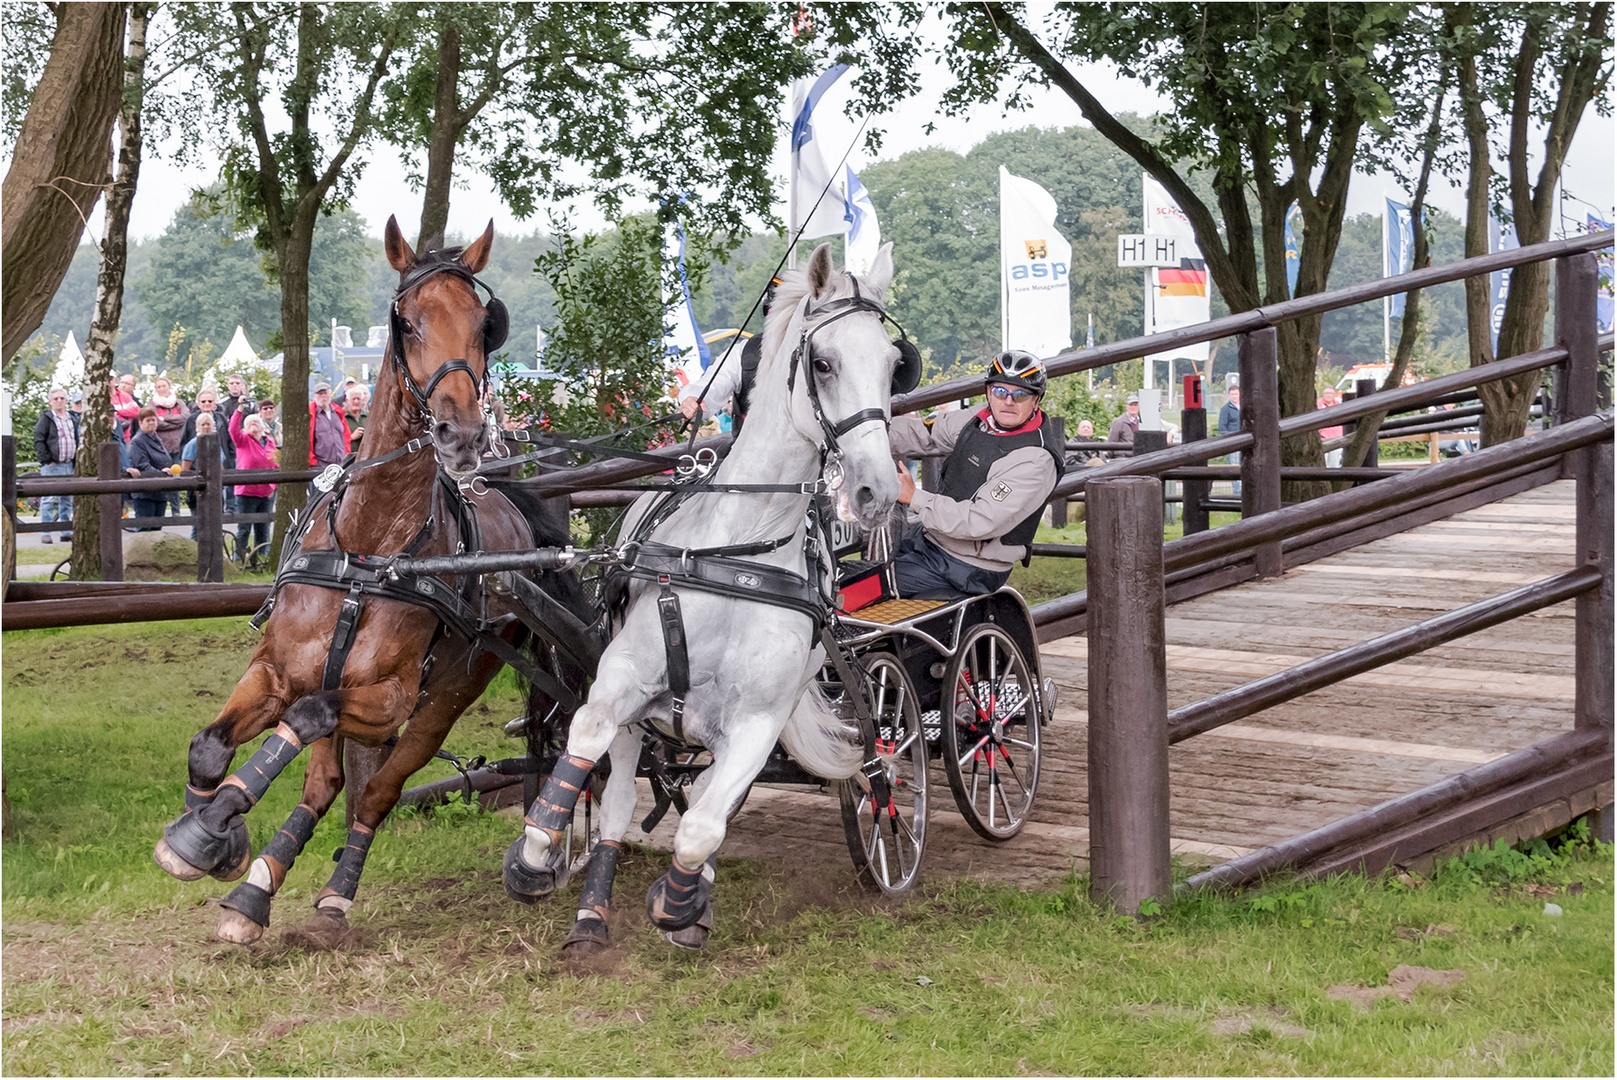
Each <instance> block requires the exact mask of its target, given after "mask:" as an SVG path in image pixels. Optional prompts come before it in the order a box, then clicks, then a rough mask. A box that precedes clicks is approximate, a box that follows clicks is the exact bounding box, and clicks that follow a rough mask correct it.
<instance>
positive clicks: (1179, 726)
mask: <svg viewBox="0 0 1617 1080" xmlns="http://www.w3.org/2000/svg"><path fill="white" fill-rule="evenodd" d="M1472 263H1473V265H1475V264H1476V260H1472ZM1557 269H1558V283H1559V288H1558V294H1557V318H1556V344H1555V345H1554V346H1553V347H1551V348H1548V349H1542V350H1538V351H1536V352H1533V353H1529V354H1526V355H1522V356H1517V357H1512V358H1509V359H1506V360H1501V361H1497V362H1496V363H1493V364H1489V365H1486V366H1483V367H1476V368H1471V369H1468V370H1466V371H1461V372H1455V373H1454V374H1452V375H1448V376H1443V377H1442V378H1440V379H1433V380H1430V381H1428V382H1427V383H1423V384H1420V385H1418V386H1411V387H1403V388H1400V389H1398V390H1393V391H1389V392H1386V393H1384V394H1378V395H1376V396H1375V397H1376V400H1358V401H1353V402H1348V403H1345V404H1343V405H1339V406H1335V407H1333V408H1330V409H1323V410H1319V411H1317V412H1314V413H1309V414H1307V415H1305V416H1299V417H1290V418H1288V419H1286V420H1281V419H1280V418H1279V417H1278V415H1276V414H1275V411H1274V410H1272V409H1267V408H1264V407H1262V406H1260V407H1258V408H1256V409H1252V410H1251V413H1250V415H1248V414H1247V409H1246V408H1245V406H1246V405H1247V404H1248V403H1249V402H1251V401H1252V400H1253V398H1255V397H1260V395H1259V394H1249V395H1248V396H1247V399H1246V402H1243V406H1244V407H1243V429H1244V430H1243V431H1242V432H1240V433H1239V434H1236V435H1230V436H1226V437H1223V438H1221V439H1214V440H1207V441H1206V443H1213V444H1224V446H1225V447H1227V450H1237V451H1241V452H1243V454H1244V455H1246V456H1244V457H1243V461H1242V477H1243V489H1242V498H1243V501H1244V502H1245V503H1246V509H1247V510H1248V512H1249V516H1247V517H1246V518H1244V519H1243V520H1242V521H1241V522H1239V523H1237V524H1233V525H1227V526H1224V527H1222V528H1219V529H1215V530H1211V531H1207V532H1202V533H1198V534H1195V535H1192V536H1187V537H1185V538H1183V539H1181V540H1176V541H1174V542H1172V543H1168V544H1164V543H1163V542H1162V524H1163V522H1162V501H1161V480H1160V479H1159V477H1160V476H1162V475H1163V474H1164V473H1167V472H1169V471H1170V470H1172V469H1175V468H1179V467H1182V466H1183V465H1184V464H1186V463H1188V462H1191V461H1194V460H1197V457H1198V456H1199V455H1201V454H1204V453H1206V451H1207V450H1208V449H1209V447H1208V446H1207V445H1206V443H1203V444H1191V445H1186V446H1181V447H1174V448H1171V449H1169V450H1166V451H1160V452H1158V453H1157V454H1153V455H1147V456H1145V457H1142V458H1135V459H1130V460H1127V461H1120V462H1115V463H1112V464H1109V465H1106V466H1103V467H1101V468H1100V469H1096V470H1092V471H1091V472H1090V473H1089V474H1088V475H1087V476H1086V477H1084V478H1082V479H1083V482H1084V486H1085V488H1086V493H1087V503H1088V511H1087V514H1088V522H1087V526H1088V545H1087V547H1088V552H1087V554H1088V558H1089V560H1090V574H1089V585H1090V588H1089V590H1088V591H1087V593H1085V594H1079V596H1078V597H1067V598H1062V599H1060V600H1056V601H1052V602H1050V603H1048V604H1044V605H1040V607H1039V608H1038V609H1035V616H1036V618H1040V619H1041V622H1042V624H1043V625H1041V634H1047V633H1049V632H1050V631H1051V630H1052V629H1053V628H1058V627H1061V626H1062V625H1063V624H1065V625H1069V626H1070V625H1071V624H1072V623H1073V622H1074V621H1075V619H1079V618H1081V619H1082V621H1083V623H1084V625H1085V626H1086V627H1087V629H1088V630H1089V634H1088V639H1089V653H1088V655H1089V661H1088V662H1089V702H1088V704H1089V726H1088V738H1089V757H1088V761H1089V807H1090V870H1091V882H1092V885H1091V888H1092V892H1093V895H1094V896H1095V897H1096V898H1097V899H1102V900H1105V901H1108V902H1110V903H1113V904H1115V905H1116V906H1117V907H1119V908H1120V909H1123V910H1127V911H1135V910H1137V909H1138V907H1139V904H1140V902H1141V901H1142V900H1144V899H1145V898H1146V897H1156V898H1158V899H1164V898H1166V897H1167V896H1168V895H1169V894H1170V892H1171V888H1172V884H1171V873H1170V862H1169V849H1168V795H1169V789H1168V747H1169V745H1170V744H1172V743H1176V742H1180V741H1183V740H1184V739H1188V738H1191V737H1194V736H1195V735H1198V734H1202V733H1204V732H1206V731H1210V730H1212V729H1213V728H1216V727H1219V726H1221V725H1223V724H1227V723H1231V722H1233V721H1235V720H1238V719H1241V718H1244V717H1247V716H1250V715H1252V714H1253V713H1255V712H1258V711H1261V710H1263V709H1266V708H1269V707H1272V706H1273V705H1276V704H1279V703H1281V702H1284V701H1289V700H1291V699H1293V698H1295V697H1299V696H1301V695H1303V694H1307V693H1311V692H1313V691H1315V690H1318V689H1321V688H1323V687H1326V686H1331V685H1334V684H1336V683H1338V682H1340V681H1342V680H1344V679H1347V678H1350V677H1352V676H1353V675H1356V674H1360V673H1362V672H1365V671H1369V670H1372V669H1374V668H1376V667H1379V666H1381V665H1384V664H1387V663H1391V662H1393V661H1395V660H1399V659H1402V658H1404V657H1407V656H1410V655H1413V654H1415V653H1417V652H1420V651H1422V650H1425V649H1429V648H1431V647H1433V646H1435V645H1438V644H1440V643H1442V642H1445V641H1451V640H1453V639H1455V638H1457V637H1460V636H1463V635H1466V634H1470V633H1475V632H1476V631H1478V630H1481V629H1483V628H1485V627H1488V626H1493V625H1497V624H1498V623H1500V622H1504V621H1506V620H1509V619H1513V618H1519V617H1521V616H1522V615H1525V614H1529V613H1531V612H1533V611H1536V610H1539V609H1541V608H1544V607H1547V606H1549V605H1552V604H1557V603H1561V602H1564V601H1566V600H1569V599H1571V600H1575V602H1576V605H1577V609H1576V616H1575V619H1576V631H1575V633H1576V642H1575V670H1576V675H1575V683H1576V691H1575V721H1574V724H1575V726H1574V730H1573V731H1572V732H1569V733H1567V734H1565V735H1562V736H1558V737H1557V738H1554V739H1551V740H1548V741H1547V742H1543V743H1539V744H1537V745H1535V746H1532V747H1528V748H1527V749H1525V750H1521V751H1519V752H1517V753H1514V754H1511V755H1508V756H1507V757H1505V758H1502V759H1500V760H1497V761H1494V762H1490V763H1489V764H1487V765H1483V766H1480V767H1478V768H1476V769H1472V770H1469V771H1468V772H1464V773H1460V774H1459V775H1457V776H1454V777H1450V778H1448V779H1447V780H1444V781H1441V782H1439V783H1437V784H1434V785H1431V786H1430V787H1427V788H1423V789H1421V790H1420V791H1417V792H1413V793H1411V794H1410V795H1406V796H1402V797H1400V798H1397V799H1393V800H1391V801H1389V802H1386V803H1383V804H1381V805H1380V806H1376V807H1373V808H1371V809H1368V810H1366V811H1363V812H1362V813H1359V814H1355V815H1353V816H1351V817H1349V818H1345V819H1343V820H1342V821H1338V822H1336V823H1334V824H1332V825H1328V826H1326V827H1324V828H1322V829H1317V830H1314V831H1312V832H1309V833H1306V834H1303V835H1301V836H1298V837H1294V838H1293V839H1291V840H1288V841H1285V842H1283V843H1281V844H1276V845H1273V846H1271V847H1268V848H1264V849H1262V850H1260V851H1257V852H1254V853H1252V854H1250V855H1247V856H1243V857H1242V858H1240V859H1236V860H1234V861H1232V862H1230V863H1226V864H1224V865H1223V866H1220V867H1217V868H1215V869H1213V870H1210V871H1208V872H1207V873H1204V874H1201V875H1198V876H1197V877H1194V878H1192V879H1191V880H1190V882H1189V884H1190V885H1192V886H1201V885H1213V884H1219V885H1238V884H1243V883H1246V882H1249V881H1251V880H1253V879H1255V878H1256V877H1259V876H1261V875H1263V874H1265V873H1269V872H1272V871H1275V870H1279V869H1281V868H1283V867H1287V866H1292V867H1304V868H1306V869H1307V871H1308V872H1310V873H1328V872H1333V871H1338V870H1347V869H1354V868H1359V869H1365V870H1369V871H1375V870H1379V869H1381V868H1382V867H1384V866H1386V865H1388V864H1389V863H1390V862H1393V861H1395V860H1397V859H1399V858H1400V857H1405V858H1407V857H1410V856H1413V855H1418V854H1422V853H1424V852H1426V851H1430V850H1432V849H1434V848H1435V847H1437V846H1440V845H1441V844H1443V843H1446V842H1450V841H1453V840H1458V839H1462V838H1463V837H1465V836H1467V835H1471V834H1472V833H1474V832H1475V831H1477V830H1478V829H1479V828H1480V827H1486V826H1487V825H1489V824H1494V823H1497V822H1499V821H1502V820H1505V819H1507V818H1509V817H1512V816H1514V815H1515V814H1518V813H1522V812H1525V811H1526V810H1530V809H1532V808H1534V807H1536V806H1539V805H1543V804H1545V803H1548V802H1551V801H1553V800H1555V799H1556V798H1560V797H1564V796H1565V795H1567V794H1569V793H1571V792H1575V791H1581V790H1584V789H1587V788H1590V787H1592V786H1594V785H1596V784H1598V783H1600V782H1601V781H1602V780H1609V779H1610V777H1611V774H1612V722H1613V704H1612V677H1613V656H1612V641H1613V625H1612V558H1613V551H1612V525H1613V523H1612V428H1613V424H1612V414H1611V412H1610V411H1609V396H1608V393H1609V392H1608V390H1607V389H1606V388H1604V387H1603V386H1602V379H1601V376H1600V369H1599V363H1598V361H1599V353H1600V351H1601V350H1602V347H1603V346H1604V348H1606V349H1609V348H1610V336H1609V335H1607V336H1606V338H1605V339H1604V340H1602V339H1600V338H1598V337H1597V335H1596V325H1597V324H1596V321H1595V278H1594V267H1593V259H1592V257H1591V256H1589V255H1588V254H1585V253H1572V254H1564V255H1563V256H1562V257H1561V263H1560V265H1559V266H1558V268H1557ZM1273 343H1274V337H1273V330H1272V328H1267V327H1266V328H1262V329H1258V330H1255V331H1251V332H1249V333H1248V335H1247V336H1246V337H1245V338H1244V339H1243V342H1242V344H1243V348H1242V369H1243V370H1242V374H1243V380H1242V381H1243V384H1245V385H1252V384H1249V383H1247V382H1246V380H1247V378H1248V377H1249V376H1255V377H1256V378H1257V379H1258V380H1259V382H1258V384H1257V385H1258V386H1260V387H1263V388H1264V390H1265V391H1266V390H1267V386H1266V385H1265V383H1264V381H1263V380H1264V377H1265V375H1267V374H1270V373H1272V371H1273V360H1272V357H1273V355H1274V354H1273ZM1550 365H1561V368H1560V371H1559V372H1558V382H1559V388H1558V393H1557V395H1556V399H1557V400H1556V413H1557V417H1556V418H1557V421H1558V423H1557V425H1556V426H1555V427H1553V428H1551V429H1550V430H1548V431H1544V432H1538V433H1534V434H1530V435H1527V436H1525V437H1523V438H1521V439H1518V440H1515V441H1513V442H1509V443H1505V444H1502V445H1499V446H1494V447H1490V448H1488V449H1486V450H1483V451H1480V452H1478V453H1475V454H1471V455H1468V456H1466V457H1462V458H1459V459H1457V460H1453V461H1449V462H1445V463H1443V464H1440V465H1437V466H1434V467H1431V468H1428V469H1422V470H1420V471H1418V472H1411V473H1409V474H1407V475H1403V476H1399V477H1395V478H1391V479H1386V480H1380V481H1377V482H1376V483H1374V484H1371V485H1369V486H1366V487H1360V488H1354V489H1350V490H1347V491H1343V492H1339V493H1336V494H1333V495H1328V496H1325V497H1323V498H1319V499H1315V500H1312V501H1310V502H1306V503H1300V504H1297V505H1294V506H1290V507H1285V508H1282V507H1281V506H1280V505H1279V501H1280V500H1279V494H1280V471H1279V440H1280V439H1281V438H1282V437H1284V436H1285V435H1287V434H1291V433H1295V432H1299V431H1307V430H1310V429H1312V428H1315V427H1319V426H1324V425H1334V424H1336V423H1340V422H1342V421H1344V420H1348V419H1353V418H1356V417H1360V416H1364V415H1367V414H1368V413H1370V412H1376V411H1381V410H1383V409H1385V408H1387V407H1388V405H1389V404H1392V405H1399V404H1403V403H1406V402H1417V401H1420V400H1423V399H1426V398H1429V397H1431V396H1434V395H1436V394H1448V393H1451V392H1454V391H1456V390H1459V389H1462V388H1469V387H1473V386H1475V385H1478V384H1479V383H1480V382H1484V381H1488V380H1491V379H1497V378H1503V377H1505V376H1507V375H1509V374H1516V373H1521V372H1529V371H1536V370H1540V369H1542V368H1545V367H1548V366H1550ZM1260 400H1264V401H1272V400H1274V399H1273V397H1272V395H1269V394H1267V393H1266V392H1264V393H1262V395H1261V398H1260ZM1602 407H1605V408H1606V409H1607V411H1599V410H1600V409H1601V408H1602ZM1227 450H1226V449H1224V448H1215V449H1214V452H1215V453H1224V452H1227ZM1249 461H1250V462H1251V466H1250V467H1249ZM1564 477H1570V478H1574V479H1575V480H1576V482H1577V556H1576V558H1577V565H1576V568H1575V569H1574V570H1571V571H1569V572H1567V573H1564V574H1558V575H1555V576H1553V577H1550V578H1546V579H1544V580H1542V581H1538V582H1534V583H1532V584H1530V585H1527V586H1525V587H1523V588H1519V589H1514V590H1511V591H1510V592H1507V593H1502V594H1500V595H1497V596H1493V597H1489V598H1487V599H1485V600H1481V601H1478V602H1477V603H1474V604H1469V605H1467V606H1465V607H1463V608H1460V609H1457V610H1455V611H1452V612H1448V613H1445V614H1442V615H1439V616H1437V617H1435V618H1432V619H1428V620H1425V621H1423V622H1420V623H1417V624H1415V625H1413V626H1410V627H1407V628H1405V629H1402V630H1398V631H1395V632H1393V633H1390V634H1385V635H1382V636H1380V637H1377V638H1373V639H1371V640H1369V641H1364V642H1360V643H1358V644H1356V645H1352V646H1349V647H1348V648H1345V649H1341V650H1338V651H1336V652H1333V653H1330V654H1328V655H1326V656H1322V657H1319V658H1317V659H1314V660H1310V661H1308V662H1306V663H1303V664H1300V665H1297V666H1295V667H1292V668H1289V669H1287V670H1285V671H1282V672H1279V673H1277V674H1275V675H1271V676H1268V677H1266V678H1263V679H1259V680H1257V681H1255V682H1252V683H1249V684H1247V685H1245V686H1241V687H1237V688H1235V689H1233V690H1229V691H1226V692H1224V693H1221V694H1217V695H1214V696H1213V697H1211V698H1208V699H1206V700H1204V701H1200V702H1196V703H1194V704H1191V705H1186V706H1184V707H1182V708H1179V709H1176V710H1173V711H1172V712H1169V710H1168V708H1167V658H1166V644H1165V641H1166V638H1165V621H1164V620H1165V616H1164V609H1165V607H1166V604H1167V603H1168V602H1169V600H1170V596H1171V593H1172V590H1173V588H1174V585H1175V584H1176V581H1177V582H1178V583H1183V582H1184V581H1185V580H1186V575H1198V576H1200V577H1201V579H1202V581H1201V584H1203V585H1206V584H1207V583H1208V581H1209V580H1212V579H1216V578H1217V577H1218V575H1220V574H1222V575H1223V576H1224V577H1225V578H1229V577H1230V576H1231V575H1232V573H1233V574H1235V575H1237V576H1236V577H1235V579H1236V580H1239V577H1240V576H1245V577H1252V576H1258V577H1266V576H1270V575H1273V574H1277V573H1279V572H1280V571H1281V569H1282V568H1283V565H1284V563H1285V560H1286V555H1287V548H1288V545H1290V546H1291V548H1292V551H1293V552H1294V553H1296V554H1301V553H1303V552H1305V551H1307V550H1309V549H1310V548H1311V549H1313V553H1314V554H1315V555H1316V556H1317V554H1318V552H1319V550H1320V548H1321V547H1322V545H1323V546H1324V547H1325V548H1326V549H1327V550H1331V549H1336V550H1339V549H1340V548H1341V547H1345V546H1350V545H1351V544H1353V543H1358V542H1362V540H1363V539H1364V538H1365V537H1366V534H1367V532H1368V533H1370V534H1372V535H1386V533H1387V532H1391V531H1397V530H1399V529H1402V528H1406V527H1409V525H1410V524H1418V523H1420V522H1421V521H1423V520H1430V519H1431V518H1433V517H1436V516H1446V515H1447V514H1449V513H1453V512H1454V507H1455V505H1456V501H1457V500H1459V499H1462V498H1466V497H1472V498H1476V499H1478V500H1480V501H1491V500H1492V499H1494V498H1498V497H1500V496H1501V494H1509V493H1511V492H1512V491H1513V490H1522V489H1524V488H1526V487H1531V486H1535V485H1536V484H1538V483H1544V482H1548V481H1549V480H1552V479H1558V478H1564ZM1248 485H1250V486H1248ZM1254 489H1255V490H1254ZM1389 518H1390V519H1392V520H1390V522H1389ZM1344 529H1345V530H1346V531H1345V532H1344V531H1343V530H1344ZM1377 529H1379V530H1380V531H1376V530H1377ZM1176 575H1178V577H1177V578H1176ZM1226 583H1227V582H1226ZM1201 591H1206V590H1205V589H1202V590H1201ZM1063 632H1065V631H1063ZM1595 809H1597V810H1598V809H1600V808H1598V807H1597V808H1595ZM1610 816H1611V812H1610V809H1609V808H1607V809H1606V810H1605V811H1604V813H1603V815H1601V819H1600V820H1599V821H1598V822H1597V824H1598V826H1599V828H1600V829H1601V831H1602V832H1604V833H1605V834H1606V836H1607V837H1608V838H1609V835H1610V829H1611V820H1610Z"/></svg>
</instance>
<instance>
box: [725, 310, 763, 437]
mask: <svg viewBox="0 0 1617 1080" xmlns="http://www.w3.org/2000/svg"><path fill="white" fill-rule="evenodd" d="M763 355H764V336H763V335H762V334H754V335H752V337H750V338H748V339H747V342H746V344H745V345H743V346H741V385H739V386H737V387H736V394H735V401H734V402H732V403H731V405H730V434H731V435H739V434H741V425H742V424H743V423H745V422H746V419H747V404H748V400H749V399H750V398H751V397H752V384H753V383H755V382H757V381H758V363H759V361H761V360H762V359H763Z"/></svg>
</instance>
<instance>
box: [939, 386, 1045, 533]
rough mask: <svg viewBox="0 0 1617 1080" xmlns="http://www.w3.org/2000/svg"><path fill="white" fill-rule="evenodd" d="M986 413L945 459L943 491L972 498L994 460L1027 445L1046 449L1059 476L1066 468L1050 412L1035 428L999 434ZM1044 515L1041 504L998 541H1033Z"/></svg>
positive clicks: (956, 497) (959, 498)
mask: <svg viewBox="0 0 1617 1080" xmlns="http://www.w3.org/2000/svg"><path fill="white" fill-rule="evenodd" d="M987 414H988V410H987V409H984V410H983V411H982V412H981V413H978V414H977V416H976V417H975V418H974V419H973V420H972V421H971V423H969V424H967V425H966V426H965V429H964V430H963V431H961V432H960V438H959V439H957V440H956V441H955V444H954V451H953V452H952V453H951V454H950V455H949V457H948V458H947V459H946V460H945V461H944V463H943V471H942V476H941V477H940V478H939V479H940V483H939V492H938V493H939V494H940V495H944V496H947V497H948V498H951V499H954V500H955V501H956V502H970V501H971V500H972V499H974V498H976V496H977V492H978V491H980V490H982V486H983V484H985V483H986V482H987V481H988V471H989V470H990V469H992V468H993V467H994V463H995V462H997V461H998V460H999V459H1000V458H1002V457H1004V456H1005V455H1006V454H1009V453H1011V452H1012V451H1015V450H1020V449H1021V448H1022V447H1024V446H1038V447H1042V448H1043V449H1044V450H1046V451H1047V452H1048V453H1049V454H1050V457H1051V458H1053V459H1054V461H1055V464H1056V480H1057V481H1059V480H1060V479H1061V476H1062V474H1063V473H1064V472H1066V461H1065V460H1064V458H1065V455H1063V454H1062V447H1061V444H1060V442H1059V441H1058V440H1057V439H1056V433H1055V423H1054V421H1053V420H1051V418H1050V417H1049V416H1048V415H1045V416H1044V419H1043V421H1042V422H1041V423H1040V424H1039V426H1038V427H1036V428H1031V429H1028V428H1024V429H1023V430H1021V431H1017V432H1014V433H1012V434H1007V435H996V434H994V433H993V432H991V431H989V430H988V429H987V427H985V426H984V419H985V417H986V416H987ZM1043 515H1044V508H1043V507H1042V506H1041V507H1039V508H1038V509H1037V510H1035V511H1033V513H1031V514H1029V515H1028V516H1027V517H1025V518H1023V519H1022V520H1021V521H1019V522H1018V523H1017V524H1016V525H1015V526H1014V527H1013V528H1012V529H1010V530H1009V531H1008V532H1006V533H1005V534H1004V535H1003V536H1001V537H1000V538H999V542H1000V543H1002V544H1004V545H1006V546H1007V547H1022V548H1025V547H1027V546H1028V545H1029V544H1031V543H1032V542H1033V534H1034V533H1035V532H1037V531H1038V529H1039V519H1040V518H1041V517H1042V516H1043Z"/></svg>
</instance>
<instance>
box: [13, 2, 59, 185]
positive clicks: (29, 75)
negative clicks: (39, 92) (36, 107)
mask: <svg viewBox="0 0 1617 1080" xmlns="http://www.w3.org/2000/svg"><path fill="white" fill-rule="evenodd" d="M55 8H56V5H55V4H48V3H42V2H39V0H35V2H33V3H27V2H23V3H11V4H7V5H6V14H5V18H4V19H0V44H3V46H4V56H5V64H4V66H3V67H0V147H3V148H4V151H5V155H6V157H8V158H9V157H10V156H11V151H12V148H13V147H14V146H15V145H16V142H17V133H18V132H19V131H20V130H21V129H22V120H23V116H24V115H26V114H27V112H28V103H29V102H30V101H32V100H33V97H34V84H35V83H37V82H38V81H39V76H40V73H41V72H43V71H44V70H45V61H46V60H47V59H48V58H49V57H50V54H51V39H52V38H53V37H55V35H56V12H55Z"/></svg>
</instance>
